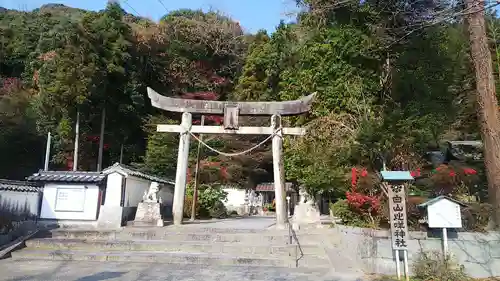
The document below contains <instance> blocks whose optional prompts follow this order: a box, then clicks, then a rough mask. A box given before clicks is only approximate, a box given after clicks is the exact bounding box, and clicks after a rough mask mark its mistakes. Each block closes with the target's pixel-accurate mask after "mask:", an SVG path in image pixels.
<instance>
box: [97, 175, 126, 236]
mask: <svg viewBox="0 0 500 281" xmlns="http://www.w3.org/2000/svg"><path fill="white" fill-rule="evenodd" d="M124 177H125V176H124V175H122V174H119V173H116V172H115V173H111V174H109V175H108V176H107V178H106V195H105V199H104V205H103V206H101V207H100V209H99V218H98V224H97V226H98V227H99V228H119V227H121V226H122V223H123V216H124V215H123V207H122V206H121V205H120V204H121V199H122V181H123V178H124Z"/></svg>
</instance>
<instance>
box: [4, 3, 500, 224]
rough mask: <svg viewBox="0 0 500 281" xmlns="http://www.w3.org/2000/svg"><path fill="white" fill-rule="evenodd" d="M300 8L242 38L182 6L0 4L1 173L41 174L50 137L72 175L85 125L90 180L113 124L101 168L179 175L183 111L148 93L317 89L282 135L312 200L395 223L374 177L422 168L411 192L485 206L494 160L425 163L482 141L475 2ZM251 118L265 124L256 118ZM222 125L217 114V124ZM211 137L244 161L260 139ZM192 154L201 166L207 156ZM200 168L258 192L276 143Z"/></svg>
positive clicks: (247, 97) (207, 176)
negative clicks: (470, 13) (269, 28)
mask: <svg viewBox="0 0 500 281" xmlns="http://www.w3.org/2000/svg"><path fill="white" fill-rule="evenodd" d="M490 4H491V3H488V4H487V5H488V7H490V8H488V9H487V16H486V20H487V28H488V37H489V39H490V41H489V42H490V51H491V54H492V58H493V67H494V71H495V76H496V77H499V78H500V72H499V65H500V50H499V49H498V40H499V39H498V38H499V37H500V21H499V20H498V18H497V17H496V16H495V13H494V11H495V10H494V8H492V7H493V6H492V5H490ZM297 5H298V6H299V7H300V8H301V12H300V13H299V14H297V15H296V19H295V21H294V22H292V23H284V22H281V23H278V22H277V23H276V24H277V29H276V31H275V32H273V33H271V34H269V33H268V32H266V31H259V32H257V33H256V34H246V33H245V32H244V31H243V27H241V26H240V25H239V23H238V22H236V21H235V20H233V19H231V18H229V17H227V16H224V15H222V14H220V13H217V12H202V11H195V10H178V11H173V12H170V13H168V14H167V15H165V16H164V17H163V18H162V19H161V20H160V21H159V22H154V21H151V20H149V19H146V18H141V17H137V16H134V15H131V14H128V13H126V12H125V11H124V10H123V9H122V8H121V7H120V6H119V4H117V3H115V2H110V3H109V4H108V6H107V8H106V9H104V10H102V11H99V12H93V11H84V10H79V9H74V8H70V7H66V6H63V5H57V4H47V5H44V6H42V7H41V8H39V9H36V10H34V11H32V12H20V11H13V10H6V9H0V34H1V36H0V38H1V47H0V127H1V131H0V153H1V155H2V161H0V178H9V179H22V178H24V177H25V176H27V175H29V174H31V173H33V172H35V171H37V170H38V169H39V168H41V167H43V157H44V149H45V142H46V135H47V133H48V132H50V133H51V134H52V136H53V147H52V156H51V159H50V160H51V162H50V168H51V169H54V170H56V169H57V170H63V169H71V168H72V166H71V165H72V163H73V159H72V157H73V147H74V136H75V122H76V119H77V115H78V116H79V119H80V142H79V144H80V150H79V161H78V169H79V170H88V171H90V170H96V169H97V167H96V165H97V162H98V146H99V141H100V140H99V132H100V129H101V119H102V118H103V115H104V114H105V115H104V116H105V134H104V159H103V166H104V167H106V166H109V165H111V164H113V163H114V162H118V161H120V160H121V161H122V162H123V163H124V164H129V165H134V166H136V167H139V168H141V169H142V170H144V171H147V172H150V173H153V174H156V175H160V176H165V177H171V178H173V177H174V176H175V168H176V161H177V147H178V141H177V140H178V136H176V135H175V134H165V133H163V134H161V133H157V132H155V129H156V128H155V125H156V124H160V123H165V124H167V123H178V122H179V121H180V115H178V114H175V113H167V112H161V111H159V110H156V109H154V108H152V107H151V104H150V102H149V99H148V97H147V92H146V87H151V88H153V89H155V90H156V91H157V92H159V93H161V94H162V95H166V96H172V97H183V98H188V99H205V100H238V101H257V100H276V101H283V100H292V99H298V98H300V97H302V96H304V95H307V94H310V93H312V92H317V97H316V100H315V104H314V106H313V110H312V111H311V112H310V114H308V115H306V116H300V117H290V118H287V119H286V120H285V122H286V124H287V125H290V126H304V127H306V128H307V129H308V134H307V135H306V136H305V137H302V138H296V137H291V138H286V139H285V170H286V178H287V181H292V182H295V183H297V184H301V185H304V186H306V187H307V188H308V190H309V191H310V192H311V193H312V194H323V195H325V196H329V197H331V198H336V199H337V198H340V199H342V198H347V199H346V200H345V201H342V200H341V201H339V202H338V203H337V205H336V206H334V207H332V208H334V209H335V210H336V211H337V212H339V213H342V214H343V216H344V217H343V219H344V220H346V221H349V220H351V222H352V224H362V225H374V226H380V225H381V223H380V222H381V221H383V220H384V216H387V214H385V213H384V211H382V209H381V208H380V207H379V206H380V205H383V204H385V202H384V196H383V192H382V191H381V190H380V189H379V187H378V179H377V178H376V177H375V172H376V171H379V170H381V169H382V167H383V166H386V167H387V169H390V170H401V169H403V170H411V171H417V170H418V174H419V177H421V178H422V181H420V182H419V181H417V184H416V185H415V186H413V187H412V188H413V190H412V192H414V193H415V194H419V195H422V196H431V195H432V194H436V192H437V191H436V190H440V191H439V192H440V194H442V193H446V194H452V195H453V196H461V198H470V197H477V198H478V199H479V200H476V201H481V202H487V200H488V199H487V195H486V194H487V193H486V192H485V191H486V190H487V183H486V179H485V169H484V165H482V163H477V161H476V162H474V163H470V162H468V161H465V160H464V161H458V160H456V161H451V162H447V161H446V162H445V163H438V164H437V165H434V166H432V165H431V164H430V162H429V161H428V159H427V158H426V156H427V155H428V152H430V151H437V150H443V149H444V145H445V144H446V141H456V140H481V135H480V126H479V125H478V124H479V123H478V119H477V114H476V109H477V106H476V82H475V74H474V66H473V64H472V60H471V55H470V47H469V46H470V44H469V34H468V31H467V28H468V27H467V24H466V22H465V17H466V15H467V13H466V11H464V7H463V4H462V3H458V4H457V3H451V2H448V1H400V0H391V1H372V0H366V1H361V2H360V1H330V0H300V1H297ZM499 85H500V84H498V80H497V84H496V86H497V88H499ZM497 92H498V91H497ZM200 118H201V117H200V116H194V122H195V123H196V122H198V123H199V122H200ZM243 121H244V123H245V124H247V125H248V124H255V125H256V124H260V125H266V126H268V125H269V120H268V119H266V118H260V117H259V118H247V119H244V120H243ZM220 122H221V118H220V117H218V116H206V122H205V123H206V124H220ZM206 140H207V142H208V143H209V144H210V145H211V146H213V147H214V148H216V149H218V150H221V151H224V152H236V151H243V150H245V149H247V148H249V147H251V146H253V145H255V144H257V143H259V142H260V141H262V136H255V137H252V136H237V137H236V136H225V135H221V136H215V135H213V136H206ZM191 150H192V151H191V152H192V153H191V161H190V169H194V166H195V162H196V159H195V158H196V145H192V146H191ZM201 163H202V165H201V182H202V183H204V184H237V185H239V186H241V187H251V186H254V185H255V184H256V183H260V182H264V181H272V157H271V153H270V144H267V145H264V146H262V147H261V148H259V149H257V150H255V151H253V152H252V153H251V154H248V155H243V156H238V157H223V156H219V155H216V154H214V153H211V152H208V151H204V152H203V153H202V161H201ZM441 164H442V165H441ZM439 165H441V166H439ZM436 167H437V168H439V170H436ZM357 171H360V172H359V173H358V172H357ZM471 171H474V172H471ZM450 186H451V187H450ZM444 187H450V188H448V189H446V188H445V189H446V190H448V191H446V192H445V191H442V190H445V189H443V188H444ZM459 187H460V188H459ZM439 192H438V193H439ZM463 200H466V199H463ZM360 202H361V203H360ZM474 208H475V209H474V210H472V209H471V210H467V211H468V212H470V213H471V215H470V216H469V218H470V219H471V220H472V219H474V220H478V221H479V220H481V219H482V221H481V224H482V226H484V220H485V219H484V217H486V218H487V217H488V215H487V213H484V212H482V211H481V212H480V211H477V210H483V209H488V208H489V206H488V205H485V204H480V203H477V206H476V205H475V207H474ZM379 209H380V210H379ZM478 212H479V213H480V215H478ZM474 225H476V224H474Z"/></svg>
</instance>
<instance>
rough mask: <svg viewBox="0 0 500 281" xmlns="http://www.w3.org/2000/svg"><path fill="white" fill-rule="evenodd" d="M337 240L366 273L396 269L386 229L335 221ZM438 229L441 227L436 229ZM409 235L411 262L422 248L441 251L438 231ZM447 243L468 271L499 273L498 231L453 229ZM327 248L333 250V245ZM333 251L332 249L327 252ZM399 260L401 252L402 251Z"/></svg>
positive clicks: (479, 275)
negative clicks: (366, 227) (336, 223)
mask: <svg viewBox="0 0 500 281" xmlns="http://www.w3.org/2000/svg"><path fill="white" fill-rule="evenodd" d="M335 231H336V232H337V233H338V234H339V236H340V237H339V238H340V239H339V240H338V243H342V244H346V245H349V246H348V247H342V251H348V252H347V253H343V255H347V256H350V257H355V258H354V259H355V262H356V263H357V264H358V265H359V266H360V267H361V268H360V269H361V270H363V271H364V272H366V273H378V274H391V275H394V274H395V273H396V265H395V257H394V253H393V251H392V249H391V240H390V236H389V231H386V230H374V229H365V228H355V227H347V226H342V225H338V226H336V227H335ZM437 232H438V233H440V232H441V230H437ZM409 236H410V237H409V238H408V258H409V264H410V272H411V271H412V269H411V267H412V266H411V265H412V263H413V261H415V259H416V258H417V257H418V255H419V253H420V252H421V251H425V252H427V251H439V252H441V253H442V245H443V244H442V240H441V235H433V234H432V233H427V232H410V233H409ZM448 240H449V241H448V247H449V252H450V254H452V255H453V257H454V258H455V260H456V261H457V262H458V263H459V264H462V265H464V266H465V269H466V271H467V273H468V274H470V275H471V276H472V277H476V278H484V277H491V276H500V233H499V232H489V233H468V232H458V233H456V232H452V233H450V232H449V234H448ZM329 251H335V249H334V248H332V249H330V250H329ZM330 254H334V253H330ZM400 256H401V260H402V259H403V255H402V254H401V255H400Z"/></svg>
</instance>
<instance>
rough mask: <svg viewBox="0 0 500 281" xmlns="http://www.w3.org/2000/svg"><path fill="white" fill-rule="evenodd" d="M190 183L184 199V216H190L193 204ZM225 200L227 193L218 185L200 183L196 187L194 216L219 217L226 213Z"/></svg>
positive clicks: (192, 191) (192, 190)
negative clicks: (196, 196)
mask: <svg viewBox="0 0 500 281" xmlns="http://www.w3.org/2000/svg"><path fill="white" fill-rule="evenodd" d="M193 193H194V189H193V186H192V185H188V188H187V190H186V197H185V199H184V216H185V217H191V209H192V206H193V203H192V202H193V199H192V198H193ZM226 201H227V193H226V192H225V191H224V190H222V187H221V186H218V185H206V184H202V185H200V186H199V187H198V201H197V202H198V203H197V204H196V216H197V217H200V218H207V217H210V218H221V217H224V216H226V215H227V209H226V207H225V206H224V202H226Z"/></svg>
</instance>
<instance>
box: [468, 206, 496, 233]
mask: <svg viewBox="0 0 500 281" xmlns="http://www.w3.org/2000/svg"><path fill="white" fill-rule="evenodd" d="M468 205H469V206H468V207H467V208H462V226H463V227H462V228H463V229H464V230H465V231H485V229H486V227H487V226H488V223H489V220H490V217H491V215H492V212H493V207H492V206H491V205H490V204H487V203H469V204H468Z"/></svg>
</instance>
